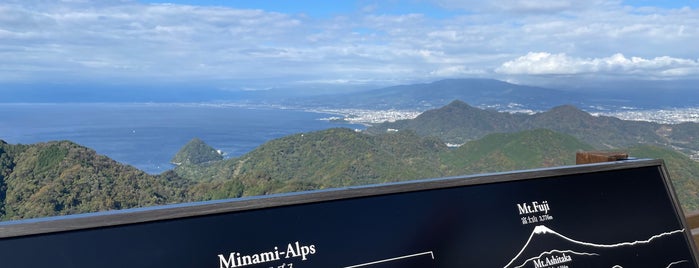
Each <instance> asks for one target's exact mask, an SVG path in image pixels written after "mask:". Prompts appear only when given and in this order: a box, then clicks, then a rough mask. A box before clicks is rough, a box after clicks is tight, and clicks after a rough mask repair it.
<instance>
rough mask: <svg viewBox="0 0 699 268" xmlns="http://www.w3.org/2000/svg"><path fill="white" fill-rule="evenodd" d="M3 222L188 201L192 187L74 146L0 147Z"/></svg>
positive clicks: (171, 176) (169, 175)
mask: <svg viewBox="0 0 699 268" xmlns="http://www.w3.org/2000/svg"><path fill="white" fill-rule="evenodd" d="M0 171H1V172H0V173H2V174H0V183H1V184H0V185H2V186H0V187H2V189H3V192H2V195H0V199H2V200H0V201H2V202H0V204H2V205H3V206H2V210H1V211H2V212H3V213H2V214H1V215H0V219H3V220H7V219H20V218H32V217H43V216H53V215H66V214H75V213H85V212H95V211H104V210H112V209H122V208H131V207H141V206H150V205H159V204H168V203H177V202H184V201H187V199H186V197H185V195H184V194H185V189H186V188H187V187H189V183H188V182H187V181H185V180H182V179H180V178H178V177H176V176H175V175H174V174H173V173H171V172H166V173H164V174H162V175H159V176H151V175H148V174H146V173H144V172H142V171H140V170H137V169H136V168H133V167H131V166H126V165H122V164H119V163H117V162H116V161H114V160H111V159H109V158H107V157H105V156H101V155H97V154H96V153H95V151H94V150H91V149H88V148H85V147H82V146H79V145H77V144H75V143H72V142H68V141H59V142H48V143H39V144H33V145H9V144H7V143H5V142H0Z"/></svg>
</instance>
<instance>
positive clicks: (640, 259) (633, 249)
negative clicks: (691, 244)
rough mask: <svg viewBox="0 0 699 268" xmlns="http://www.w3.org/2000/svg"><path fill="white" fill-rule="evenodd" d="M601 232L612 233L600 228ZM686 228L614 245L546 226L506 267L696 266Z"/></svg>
mask: <svg viewBox="0 0 699 268" xmlns="http://www.w3.org/2000/svg"><path fill="white" fill-rule="evenodd" d="M600 232H605V233H610V234H612V235H613V233H614V232H609V231H605V230H603V229H600ZM686 244H687V241H686V238H685V236H684V229H680V230H673V231H665V232H659V233H657V234H655V235H653V236H650V237H647V238H641V240H635V241H625V242H618V243H613V244H604V243H593V242H585V241H581V240H576V239H573V238H569V237H567V236H565V235H562V234H560V233H558V232H556V231H554V230H552V229H550V228H548V227H546V226H544V225H539V226H536V227H535V228H534V230H533V231H532V233H531V235H530V236H529V239H527V241H526V242H525V243H524V246H523V247H522V249H521V250H520V251H519V252H518V253H517V254H516V255H515V256H514V258H512V260H510V261H509V262H508V263H507V264H506V265H505V266H504V268H521V267H535V268H544V267H560V268H562V267H609V268H630V267H659V268H665V267H673V268H678V267H694V266H693V260H692V258H691V255H690V254H689V252H682V251H678V250H676V249H677V248H686Z"/></svg>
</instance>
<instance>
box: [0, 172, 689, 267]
mask: <svg viewBox="0 0 699 268" xmlns="http://www.w3.org/2000/svg"><path fill="white" fill-rule="evenodd" d="M0 236H2V238H0V266H1V267H73V268H82V267H84V268H88V267H89V268H97V267H99V268H109V267H114V268H117V267H118V268H126V267H129V268H134V267H166V268H242V267H245V268H248V267H249V268H358V267H361V268H432V267H434V268H437V267H439V268H470V267H502V268H516V267H530V268H545V267H552V268H569V267H570V268H572V267H609V268H619V267H624V268H626V267H645V268H648V267H657V268H666V267H674V268H679V267H698V266H697V259H696V256H695V253H694V245H693V242H691V239H690V232H689V230H687V227H686V225H685V222H684V218H683V216H682V212H681V210H680V208H679V206H678V204H677V200H676V198H675V196H674V192H673V189H672V187H671V184H670V182H669V179H668V177H667V175H666V171H665V168H664V166H663V163H662V161H659V160H629V161H621V162H619V163H603V164H592V165H581V166H571V167H561V168H552V169H539V170H530V171H519V172H511V173H498V174H487V175H476V176H468V177H454V178H442V179H430V180H421V181H413V182H405V183H395V184H384V185H373V186H362V187H354V188H343V189H333V190H324V191H315V192H307V193H297V194H287V195H279V196H271V197H261V198H247V199H240V200H226V201H217V202H209V203H194V204H183V205H176V206H167V207H156V208H146V209H139V210H128V211H125V212H112V213H98V214H86V215H78V216H71V217H62V218H46V219H39V220H31V221H23V222H10V223H3V224H1V225H0Z"/></svg>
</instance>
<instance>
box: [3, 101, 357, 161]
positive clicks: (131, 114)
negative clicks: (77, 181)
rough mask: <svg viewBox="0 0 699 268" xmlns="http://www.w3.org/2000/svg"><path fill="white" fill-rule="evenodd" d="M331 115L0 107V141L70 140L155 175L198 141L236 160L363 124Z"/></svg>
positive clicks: (155, 107)
mask: <svg viewBox="0 0 699 268" xmlns="http://www.w3.org/2000/svg"><path fill="white" fill-rule="evenodd" d="M333 116H335V115H334V114H328V113H323V112H317V111H308V110H303V109H290V108H284V107H273V106H260V105H245V104H221V103H51V104H44V103H42V104H36V103H21V104H17V103H5V104H2V103H0V140H4V141H5V142H7V143H10V144H33V143H39V142H47V141H58V140H69V141H72V142H75V143H77V144H80V145H83V146H86V147H89V148H92V149H94V150H95V151H97V153H99V154H102V155H106V156H108V157H110V158H112V159H114V160H116V161H118V162H121V163H123V164H128V165H132V166H134V167H136V168H138V169H140V170H143V171H145V172H147V173H150V174H160V173H162V172H164V171H167V170H170V169H173V168H174V166H173V165H172V164H171V163H170V160H171V159H172V157H173V156H174V155H175V154H176V153H177V152H178V151H179V150H180V149H181V148H182V147H183V146H184V145H185V144H186V143H187V142H189V141H190V140H191V139H193V138H199V139H201V140H203V141H204V142H206V143H207V144H209V145H210V146H212V147H214V148H215V149H217V150H220V151H221V152H222V153H223V154H224V157H226V158H231V157H239V156H241V155H243V154H245V153H247V152H250V151H252V150H253V149H255V148H256V147H258V146H260V145H262V144H264V143H265V142H267V141H270V140H273V139H277V138H280V137H283V136H287V135H291V134H296V133H304V132H311V131H318V130H323V129H328V128H336V127H346V128H353V129H363V128H364V126H363V125H361V124H350V123H343V122H337V121H332V120H322V119H324V118H330V117H333Z"/></svg>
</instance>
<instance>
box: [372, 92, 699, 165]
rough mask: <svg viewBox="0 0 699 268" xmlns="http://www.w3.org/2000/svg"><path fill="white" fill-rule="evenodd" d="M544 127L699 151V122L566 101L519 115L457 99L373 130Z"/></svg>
mask: <svg viewBox="0 0 699 268" xmlns="http://www.w3.org/2000/svg"><path fill="white" fill-rule="evenodd" d="M538 128H546V129H551V130H554V131H556V132H560V133H566V134H569V135H572V136H574V137H576V138H577V139H579V140H581V141H583V142H586V143H589V144H591V145H593V146H594V147H595V148H597V149H615V148H625V147H630V146H636V145H639V144H655V145H658V146H664V147H668V148H672V149H676V150H679V151H681V152H684V153H686V154H692V153H693V152H694V151H698V150H699V139H697V138H695V135H696V133H699V124H696V123H683V124H675V125H670V124H658V123H652V122H644V121H630V120H621V119H618V118H615V117H609V116H593V115H591V114H589V113H587V112H584V111H582V110H580V109H578V108H576V107H574V106H570V105H564V106H558V107H555V108H553V109H551V110H549V111H546V112H541V113H536V114H532V115H529V114H513V113H506V112H498V111H495V110H484V109H479V108H475V107H472V106H470V105H468V104H466V103H464V102H462V101H458V100H456V101H453V102H451V103H450V104H449V105H446V106H444V107H442V108H439V109H435V110H430V111H426V112H424V113H422V114H420V115H419V116H418V117H416V118H415V119H408V120H399V121H396V122H387V123H382V124H377V125H375V126H372V127H370V128H369V129H367V132H368V133H374V134H378V133H382V132H386V131H387V130H388V129H397V130H411V131H414V132H416V133H418V134H419V135H421V136H434V137H437V138H439V139H441V140H444V141H445V142H448V143H453V144H462V143H465V142H467V141H470V140H475V139H479V138H482V137H483V136H484V135H486V134H490V133H499V132H504V133H508V132H519V131H524V130H532V129H538Z"/></svg>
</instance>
